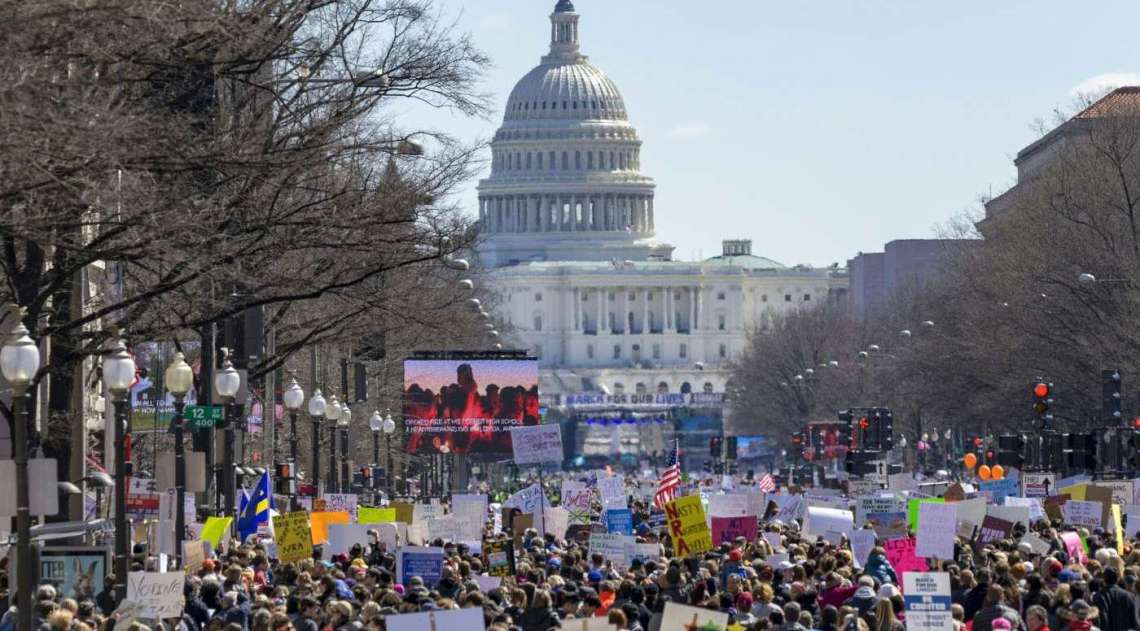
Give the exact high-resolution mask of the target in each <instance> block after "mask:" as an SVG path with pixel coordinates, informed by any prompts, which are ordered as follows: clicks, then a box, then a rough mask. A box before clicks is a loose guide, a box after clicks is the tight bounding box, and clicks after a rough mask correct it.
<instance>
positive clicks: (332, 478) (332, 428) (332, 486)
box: [325, 394, 340, 493]
mask: <svg viewBox="0 0 1140 631" xmlns="http://www.w3.org/2000/svg"><path fill="white" fill-rule="evenodd" d="M325 418H326V419H328V420H329V444H330V449H329V477H328V485H327V487H328V488H327V490H328V492H329V493H338V492H339V491H338V490H337V485H336V420H337V419H338V418H340V401H339V400H338V399H337V398H336V395H335V394H334V395H332V396H330V397H329V401H328V404H327V405H325Z"/></svg>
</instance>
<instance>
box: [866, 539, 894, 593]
mask: <svg viewBox="0 0 1140 631" xmlns="http://www.w3.org/2000/svg"><path fill="white" fill-rule="evenodd" d="M863 573H864V574H866V575H868V576H870V577H872V578H874V579H875V580H876V581H878V582H879V584H882V583H890V584H892V585H895V584H898V582H899V578H898V577H897V576H895V569H894V568H893V567H891V562H890V561H888V560H887V551H886V550H884V549H882V548H881V547H879V546H875V548H873V549H872V550H871V554H870V555H868V556H867V564H866V565H865V566H864V567H863Z"/></svg>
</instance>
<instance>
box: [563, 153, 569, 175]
mask: <svg viewBox="0 0 1140 631" xmlns="http://www.w3.org/2000/svg"><path fill="white" fill-rule="evenodd" d="M562 170H563V171H569V170H570V154H569V153H568V152H565V151H563V152H562Z"/></svg>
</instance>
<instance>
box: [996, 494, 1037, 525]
mask: <svg viewBox="0 0 1140 631" xmlns="http://www.w3.org/2000/svg"><path fill="white" fill-rule="evenodd" d="M1005 505H1006V506H1024V507H1025V508H1028V509H1029V521H1030V522H1035V521H1037V520H1039V519H1045V509H1044V508H1042V507H1041V500H1040V498H1036V497H1012V496H1011V497H1007V498H1005ZM995 517H1001V515H995ZM1027 525H1028V524H1027Z"/></svg>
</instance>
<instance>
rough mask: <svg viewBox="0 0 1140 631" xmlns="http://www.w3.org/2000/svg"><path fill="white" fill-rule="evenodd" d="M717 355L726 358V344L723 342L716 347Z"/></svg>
mask: <svg viewBox="0 0 1140 631" xmlns="http://www.w3.org/2000/svg"><path fill="white" fill-rule="evenodd" d="M717 355H718V356H719V357H720V358H721V359H727V358H728V346H727V345H725V344H721V345H720V348H719V349H717Z"/></svg>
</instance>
